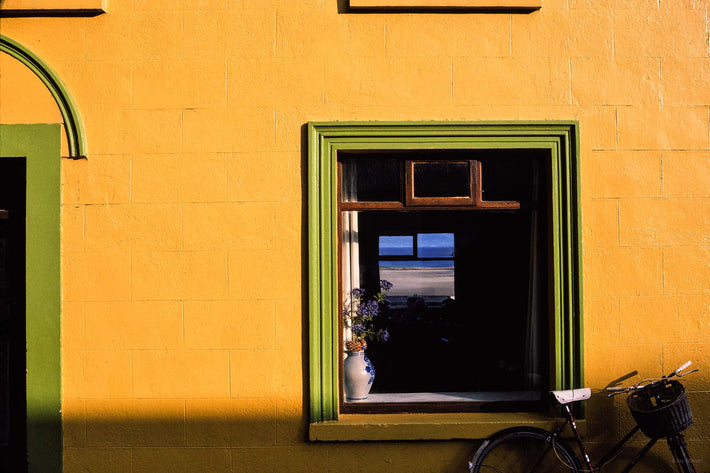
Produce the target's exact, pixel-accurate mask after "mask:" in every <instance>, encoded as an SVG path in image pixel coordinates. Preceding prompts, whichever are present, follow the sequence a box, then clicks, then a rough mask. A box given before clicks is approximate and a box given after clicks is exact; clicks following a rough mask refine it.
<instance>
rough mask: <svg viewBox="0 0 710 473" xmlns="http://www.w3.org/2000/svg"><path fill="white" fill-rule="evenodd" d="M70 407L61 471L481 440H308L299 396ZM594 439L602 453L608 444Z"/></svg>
mask: <svg viewBox="0 0 710 473" xmlns="http://www.w3.org/2000/svg"><path fill="white" fill-rule="evenodd" d="M64 411H65V414H64V415H65V421H64V444H65V447H64V464H65V468H64V472H65V473H75V472H83V473H86V472H96V473H113V472H117V473H118V472H121V473H125V472H128V471H130V472H132V473H163V472H165V473H167V472H170V473H175V472H179V473H193V472H194V473H203V472H210V473H235V472H240V473H241V472H247V473H249V472H259V473H264V472H271V471H273V472H276V471H289V472H291V473H295V472H304V473H306V472H307V473H312V472H318V473H362V472H369V471H372V472H399V471H407V472H408V473H431V472H450V473H464V472H466V462H467V460H468V459H470V457H471V456H472V455H473V453H474V452H475V450H476V449H477V448H478V445H479V444H480V442H479V441H471V440H460V441H421V442H419V441H411V442H322V443H311V442H308V441H307V440H306V431H307V425H308V420H307V418H306V416H305V415H304V414H303V409H302V408H301V406H300V403H299V402H296V401H293V402H291V401H284V400H267V399H258V400H242V399H232V400H188V401H183V400H125V401H120V400H110V401H108V400H86V401H73V402H69V403H65V409H64ZM691 429H692V430H689V431H688V439H689V444H690V448H691V453H692V454H693V456H694V458H695V459H696V463H697V466H698V468H699V469H698V471H699V472H703V473H705V472H707V471H708V468H707V467H708V466H710V465H708V464H706V462H705V460H704V459H705V458H710V457H708V452H707V449H708V446H707V445H706V444H707V442H704V441H700V440H693V439H697V438H698V434H699V432H698V430H697V429H696V427H695V426H694V427H691ZM700 430H702V429H700ZM642 445H643V441H642V439H641V438H640V439H639V441H637V442H634V443H633V444H632V445H631V447H630V448H629V449H627V450H625V451H624V452H623V453H622V454H621V456H620V457H619V458H618V459H617V460H616V463H614V464H612V465H611V466H610V467H609V468H610V469H611V470H616V468H617V467H618V466H619V465H622V464H624V463H626V462H628V460H629V459H630V458H631V456H632V455H633V453H634V452H635V451H637V449H638V448H641V446H642ZM589 446H590V447H591V448H590V450H591V452H590V453H591V455H592V457H593V458H600V455H601V452H602V451H603V450H604V448H605V447H608V446H609V445H607V444H606V442H604V443H592V444H590V445H589ZM671 462H672V460H671V458H670V454H669V452H668V450H667V447H666V445H665V442H664V441H663V440H661V441H659V442H658V443H657V445H656V446H655V447H654V448H653V450H652V451H651V452H650V453H649V454H648V455H646V457H645V458H644V459H643V461H642V462H641V463H640V464H639V465H638V466H637V467H636V468H635V469H634V472H638V473H643V472H646V473H651V472H653V473H673V472H674V471H675V470H674V468H673V466H672V463H671ZM615 465H616V466H615Z"/></svg>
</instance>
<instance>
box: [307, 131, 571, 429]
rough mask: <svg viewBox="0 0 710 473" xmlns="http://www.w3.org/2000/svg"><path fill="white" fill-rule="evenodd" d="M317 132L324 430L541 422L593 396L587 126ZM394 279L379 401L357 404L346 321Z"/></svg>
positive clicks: (314, 362) (313, 364)
mask: <svg viewBox="0 0 710 473" xmlns="http://www.w3.org/2000/svg"><path fill="white" fill-rule="evenodd" d="M309 132H310V146H311V149H310V162H309V192H310V194H309V212H310V213H309V229H310V230H311V234H310V236H309V249H310V300H309V311H310V322H309V323H310V334H311V338H310V340H311V346H310V370H311V419H312V422H321V421H325V420H335V419H337V418H338V415H339V414H340V413H377V412H387V413H392V412H452V411H453V412H464V411H465V412H489V411H496V412H500V411H505V412H520V411H536V410H540V409H542V406H543V405H545V404H544V403H543V402H542V401H543V400H544V395H545V393H546V391H548V390H550V389H555V388H570V387H573V386H578V385H580V384H581V382H582V381H581V366H582V365H581V353H582V350H581V339H580V330H581V302H580V290H581V277H580V270H581V265H580V261H579V238H578V210H577V206H578V204H577V167H576V159H577V150H576V126H575V124H571V123H541V124H476V123H453V124H446V123H424V124H417V123H413V124H389V123H362V124H360V123H355V124H342V123H315V124H310V126H309ZM380 279H386V280H388V281H389V282H391V283H392V284H393V287H392V289H391V291H390V292H389V293H388V298H387V304H386V310H385V313H386V319H387V325H388V328H389V332H390V339H389V341H387V342H386V343H377V342H374V343H370V344H369V345H368V356H370V358H371V359H372V361H373V363H374V364H375V367H376V368H377V376H376V380H375V384H374V386H373V390H372V391H371V394H370V396H369V397H368V400H367V401H365V402H346V401H345V400H344V396H343V395H342V387H341V383H340V366H341V360H342V352H343V350H342V348H341V347H342V346H343V343H342V323H341V320H340V319H339V317H340V310H339V307H340V306H341V303H342V301H343V299H344V294H347V293H348V292H349V291H350V290H351V289H352V288H355V287H361V288H363V289H365V290H370V291H374V290H376V288H377V287H378V285H379V280H380ZM415 352H416V353H419V356H420V357H419V358H418V361H417V363H416V364H412V363H411V358H412V355H413V353H415ZM422 373H426V375H425V376H422Z"/></svg>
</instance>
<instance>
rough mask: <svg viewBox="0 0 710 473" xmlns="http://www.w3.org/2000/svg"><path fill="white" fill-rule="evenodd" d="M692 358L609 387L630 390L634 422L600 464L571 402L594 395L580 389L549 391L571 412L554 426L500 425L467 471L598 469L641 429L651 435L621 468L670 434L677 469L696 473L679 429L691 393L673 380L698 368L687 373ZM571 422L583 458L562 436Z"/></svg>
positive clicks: (688, 416)
mask: <svg viewBox="0 0 710 473" xmlns="http://www.w3.org/2000/svg"><path fill="white" fill-rule="evenodd" d="M690 363H691V362H690V361H688V362H687V363H685V364H683V365H682V366H681V367H679V368H678V369H676V370H675V371H673V372H672V373H670V374H668V375H666V376H663V377H661V378H657V379H650V380H645V381H642V382H640V383H638V384H635V385H633V386H628V387H621V386H611V387H607V388H605V390H606V391H607V392H608V393H609V396H614V395H617V394H622V393H629V396H628V397H627V404H628V406H629V409H630V410H631V414H632V416H633V418H634V420H635V421H636V425H635V426H634V427H633V428H632V429H631V430H630V431H629V433H628V434H626V435H625V436H624V437H623V438H622V439H621V440H620V441H619V442H618V443H617V444H616V445H614V446H613V447H612V448H611V449H610V450H609V451H608V452H607V453H606V455H604V456H603V458H602V459H601V460H600V461H599V462H598V463H596V464H593V463H592V461H591V460H590V458H589V455H588V454H587V450H586V448H585V445H584V441H583V440H582V437H581V435H580V434H579V431H578V430H577V424H576V421H575V419H574V416H573V415H572V410H571V409H570V405H571V404H572V403H574V402H580V401H584V400H586V399H589V398H590V397H591V393H592V391H591V389H590V388H582V389H573V390H567V391H552V392H551V394H552V396H551V397H552V399H553V401H554V403H555V404H556V405H557V406H560V407H562V409H563V410H564V413H565V414H566V417H567V418H566V420H565V421H564V422H563V423H562V424H561V425H559V426H557V428H556V429H555V430H554V431H547V430H543V429H539V428H536V427H523V426H521V427H512V428H509V429H504V430H501V431H500V432H498V433H496V434H494V435H493V436H491V437H489V438H488V439H486V440H484V442H483V444H482V445H481V446H480V447H479V448H478V450H477V451H476V453H475V454H474V456H473V459H472V460H471V461H470V462H469V471H470V472H471V473H534V472H539V473H570V472H572V473H583V472H586V473H592V472H598V471H600V470H601V468H602V467H604V466H606V465H607V464H608V463H610V462H611V461H612V460H614V458H616V456H617V455H618V454H619V453H620V452H621V449H622V447H623V446H624V445H625V444H626V443H627V442H628V441H629V440H631V438H632V437H634V436H635V435H636V434H637V433H638V431H639V430H641V431H642V432H643V433H644V434H645V435H646V436H647V437H649V439H650V440H649V442H648V443H647V444H646V446H644V447H643V448H642V449H641V450H640V451H639V452H638V453H637V455H636V456H635V457H634V458H632V459H631V461H630V462H629V464H628V465H626V467H625V468H624V470H623V471H622V473H628V472H629V471H631V469H632V468H633V467H634V466H635V465H636V464H637V463H638V462H639V461H640V460H641V458H643V456H644V455H646V453H648V451H649V450H650V449H651V447H653V445H654V444H655V443H656V442H657V441H658V440H659V439H661V438H665V439H666V441H667V443H668V446H669V448H670V450H671V452H672V454H673V458H674V461H675V465H676V467H677V468H678V471H679V473H697V470H696V469H695V465H694V464H693V460H692V459H691V458H690V454H689V453H688V448H687V445H686V443H685V439H684V437H683V434H682V433H681V432H682V431H683V430H685V429H687V428H688V427H689V426H690V425H691V424H692V422H693V417H692V413H691V411H690V405H689V404H688V397H687V395H686V394H685V388H683V385H682V384H681V383H680V382H679V381H677V380H676V379H673V378H682V377H683V376H687V375H689V374H691V373H694V372H696V371H698V370H691V371H687V372H683V371H684V370H686V369H687V368H688V367H689V366H690ZM634 374H635V372H634V373H632V374H631V375H628V376H626V377H623V378H621V379H620V380H617V381H618V382H620V381H622V380H623V379H626V378H628V377H630V376H632V375H634ZM612 384H617V383H612ZM568 425H569V426H570V428H571V430H572V432H573V434H574V439H575V441H576V445H577V447H578V448H579V452H580V453H581V456H582V461H580V459H579V457H578V456H577V454H576V452H575V451H574V450H573V449H572V448H571V447H570V446H569V445H568V443H567V442H566V441H565V440H564V439H563V437H562V432H563V430H564V429H565V427H566V426H568Z"/></svg>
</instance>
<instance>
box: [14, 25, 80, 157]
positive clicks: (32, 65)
mask: <svg viewBox="0 0 710 473" xmlns="http://www.w3.org/2000/svg"><path fill="white" fill-rule="evenodd" d="M0 51H2V52H4V53H6V54H9V55H10V56H12V57H14V58H15V59H17V60H18V61H20V62H21V63H22V64H24V65H25V66H27V67H28V68H29V69H30V70H31V71H32V72H33V73H34V74H35V75H36V76H37V77H39V79H40V80H41V81H42V83H43V84H44V85H45V86H46V87H47V89H49V92H50V93H51V94H52V97H54V100H55V101H56V102H57V106H58V107H59V111H60V112H61V114H62V119H63V120H64V129H65V131H66V136H67V144H68V146H69V157H71V158H74V159H78V158H85V157H86V156H87V154H88V152H87V143H86V133H85V132H84V122H83V120H82V119H81V115H80V114H79V109H78V108H77V106H76V103H75V102H74V99H73V98H72V96H71V94H70V93H69V90H68V89H67V88H66V86H65V85H64V84H63V83H62V81H61V80H60V79H59V76H57V74H56V73H55V72H54V71H53V70H52V69H51V68H50V67H49V66H48V65H47V64H45V63H44V61H42V60H41V59H40V58H39V57H38V56H37V55H36V54H34V53H33V52H32V51H30V50H29V49H27V48H26V47H24V46H22V45H21V44H19V43H18V42H16V41H13V40H11V39H10V38H8V37H7V36H4V35H0Z"/></svg>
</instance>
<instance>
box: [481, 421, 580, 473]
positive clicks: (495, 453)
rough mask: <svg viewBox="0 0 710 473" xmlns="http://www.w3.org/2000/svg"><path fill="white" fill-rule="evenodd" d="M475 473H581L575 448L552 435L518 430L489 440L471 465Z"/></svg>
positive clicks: (509, 431)
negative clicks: (573, 449)
mask: <svg viewBox="0 0 710 473" xmlns="http://www.w3.org/2000/svg"><path fill="white" fill-rule="evenodd" d="M469 468H470V471H471V473H570V472H573V473H578V472H579V471H580V470H581V467H580V466H579V460H578V459H577V456H576V455H575V454H574V452H573V451H572V449H570V448H569V446H567V445H566V444H565V443H563V442H562V441H561V440H560V439H554V440H553V436H552V433H551V432H548V431H546V430H542V429H537V428H535V427H514V428H512V429H506V430H503V431H501V432H498V433H497V434H495V435H494V436H493V437H491V438H489V439H486V440H485V441H484V442H483V445H481V447H480V448H479V449H478V451H476V453H475V455H474V456H473V460H471V462H470V463H469Z"/></svg>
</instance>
